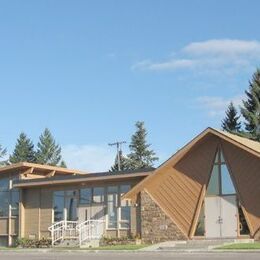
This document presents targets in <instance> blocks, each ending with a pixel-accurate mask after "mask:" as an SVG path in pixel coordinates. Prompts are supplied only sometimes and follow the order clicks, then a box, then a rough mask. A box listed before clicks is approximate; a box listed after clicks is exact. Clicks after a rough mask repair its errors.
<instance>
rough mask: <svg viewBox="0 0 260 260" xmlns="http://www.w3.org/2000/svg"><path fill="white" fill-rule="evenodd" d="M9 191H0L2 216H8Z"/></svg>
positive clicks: (0, 215)
mask: <svg viewBox="0 0 260 260" xmlns="http://www.w3.org/2000/svg"><path fill="white" fill-rule="evenodd" d="M8 212H9V191H0V217H8V215H9V214H8Z"/></svg>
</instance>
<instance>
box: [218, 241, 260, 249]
mask: <svg viewBox="0 0 260 260" xmlns="http://www.w3.org/2000/svg"><path fill="white" fill-rule="evenodd" d="M217 249H229V250H255V249H260V243H259V242H256V243H235V244H230V245H225V246H222V247H218V248H217Z"/></svg>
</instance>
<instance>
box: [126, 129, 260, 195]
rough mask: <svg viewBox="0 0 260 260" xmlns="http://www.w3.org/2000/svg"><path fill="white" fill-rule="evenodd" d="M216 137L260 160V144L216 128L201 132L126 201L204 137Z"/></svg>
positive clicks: (138, 185) (134, 190)
mask: <svg viewBox="0 0 260 260" xmlns="http://www.w3.org/2000/svg"><path fill="white" fill-rule="evenodd" d="M210 134H212V135H215V136H218V137H219V138H221V139H223V140H225V141H227V142H229V143H232V144H234V145H235V146H237V147H239V148H241V149H244V150H246V151H247V152H249V153H251V154H253V155H255V156H257V157H259V158H260V143H259V142H256V141H252V140H249V139H247V138H244V137H240V136H237V135H234V134H230V133H227V132H224V131H221V130H217V129H214V128H210V127H209V128H207V129H205V130H204V131H203V132H201V133H200V134H199V135H197V136H196V137H195V138H194V139H192V140H191V141H190V142H189V143H187V144H186V145H185V146H184V147H183V148H181V149H180V150H178V151H177V152H176V153H175V154H173V155H172V156H171V157H170V158H169V159H168V160H166V161H165V162H164V163H162V164H161V165H160V166H159V167H158V168H157V169H156V170H155V171H154V173H153V174H151V175H150V176H148V177H147V178H145V179H144V180H143V181H141V182H140V183H138V184H137V185H136V186H135V187H133V188H132V189H131V190H130V191H129V192H128V193H126V194H125V195H124V196H123V198H124V199H134V198H135V197H136V194H137V193H139V192H140V191H142V190H143V189H144V188H145V185H146V184H147V183H148V182H150V181H151V180H152V179H153V178H154V177H155V176H157V175H158V174H160V172H161V170H162V169H164V168H167V167H169V166H173V165H175V164H176V163H177V162H178V161H180V160H181V158H183V156H184V155H185V154H187V153H188V152H189V151H190V149H191V148H192V147H193V146H194V145H195V144H197V143H198V142H199V141H201V140H202V139H203V138H204V137H206V136H208V135H210Z"/></svg>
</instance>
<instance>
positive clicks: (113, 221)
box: [107, 186, 118, 228]
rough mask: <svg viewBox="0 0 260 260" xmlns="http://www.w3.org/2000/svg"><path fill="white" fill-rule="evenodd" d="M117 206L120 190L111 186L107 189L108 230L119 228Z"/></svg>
mask: <svg viewBox="0 0 260 260" xmlns="http://www.w3.org/2000/svg"><path fill="white" fill-rule="evenodd" d="M117 206H118V188H117V186H109V187H108V188H107V215H108V228H117Z"/></svg>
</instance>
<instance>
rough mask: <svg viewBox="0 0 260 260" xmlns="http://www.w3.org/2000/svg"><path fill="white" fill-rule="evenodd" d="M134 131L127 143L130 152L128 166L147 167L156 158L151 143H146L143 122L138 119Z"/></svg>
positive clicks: (150, 165) (132, 167) (133, 167)
mask: <svg viewBox="0 0 260 260" xmlns="http://www.w3.org/2000/svg"><path fill="white" fill-rule="evenodd" d="M135 126H136V132H135V133H134V134H133V135H132V138H131V143H130V145H129V149H130V153H129V154H128V159H129V168H130V169H131V170H135V169H141V168H149V167H152V166H153V165H154V162H155V161H157V160H158V157H156V154H155V152H154V151H153V150H152V149H151V148H150V146H151V144H148V143H147V140H146V138H147V130H146V129H145V126H144V122H141V121H138V122H136V124H135Z"/></svg>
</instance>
